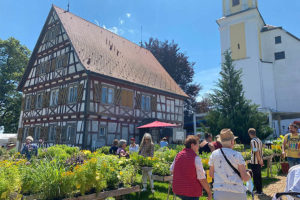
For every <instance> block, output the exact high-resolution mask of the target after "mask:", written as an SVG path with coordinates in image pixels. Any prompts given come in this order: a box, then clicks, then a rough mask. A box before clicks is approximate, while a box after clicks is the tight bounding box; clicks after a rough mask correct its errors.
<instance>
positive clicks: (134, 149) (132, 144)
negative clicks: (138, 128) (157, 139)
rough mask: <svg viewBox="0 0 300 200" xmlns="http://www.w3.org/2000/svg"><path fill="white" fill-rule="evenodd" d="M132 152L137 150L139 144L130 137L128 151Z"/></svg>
mask: <svg viewBox="0 0 300 200" xmlns="http://www.w3.org/2000/svg"><path fill="white" fill-rule="evenodd" d="M133 152H137V153H138V152H139V145H138V144H136V143H135V139H134V138H131V139H130V145H129V153H133Z"/></svg>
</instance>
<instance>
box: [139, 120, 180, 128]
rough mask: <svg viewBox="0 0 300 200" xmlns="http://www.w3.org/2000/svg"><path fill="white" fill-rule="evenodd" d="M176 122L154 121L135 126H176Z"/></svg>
mask: <svg viewBox="0 0 300 200" xmlns="http://www.w3.org/2000/svg"><path fill="white" fill-rule="evenodd" d="M176 126H178V125H177V124H170V123H166V122H160V121H154V122H151V123H149V124H145V125H143V126H139V127H137V128H158V127H176Z"/></svg>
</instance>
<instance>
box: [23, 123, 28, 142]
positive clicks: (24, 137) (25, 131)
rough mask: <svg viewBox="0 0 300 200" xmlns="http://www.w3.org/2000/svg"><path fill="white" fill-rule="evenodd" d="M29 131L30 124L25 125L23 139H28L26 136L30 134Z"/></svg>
mask: <svg viewBox="0 0 300 200" xmlns="http://www.w3.org/2000/svg"><path fill="white" fill-rule="evenodd" d="M28 132H29V126H25V127H24V130H23V141H25V140H26V137H27V136H28Z"/></svg>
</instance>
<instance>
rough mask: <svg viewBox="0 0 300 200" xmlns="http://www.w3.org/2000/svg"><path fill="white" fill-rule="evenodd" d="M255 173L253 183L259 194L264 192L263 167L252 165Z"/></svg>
mask: <svg viewBox="0 0 300 200" xmlns="http://www.w3.org/2000/svg"><path fill="white" fill-rule="evenodd" d="M250 168H251V170H252V172H253V182H254V186H255V188H256V191H257V192H258V193H261V192H262V179H261V166H260V165H259V164H250Z"/></svg>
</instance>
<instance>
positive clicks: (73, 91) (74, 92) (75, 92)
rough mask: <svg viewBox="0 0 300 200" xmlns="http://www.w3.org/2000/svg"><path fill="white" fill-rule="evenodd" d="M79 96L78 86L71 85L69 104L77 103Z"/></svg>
mask: <svg viewBox="0 0 300 200" xmlns="http://www.w3.org/2000/svg"><path fill="white" fill-rule="evenodd" d="M77 95H78V85H77V84H74V85H70V86H69V92H68V103H69V104H72V103H76V102H77Z"/></svg>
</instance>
